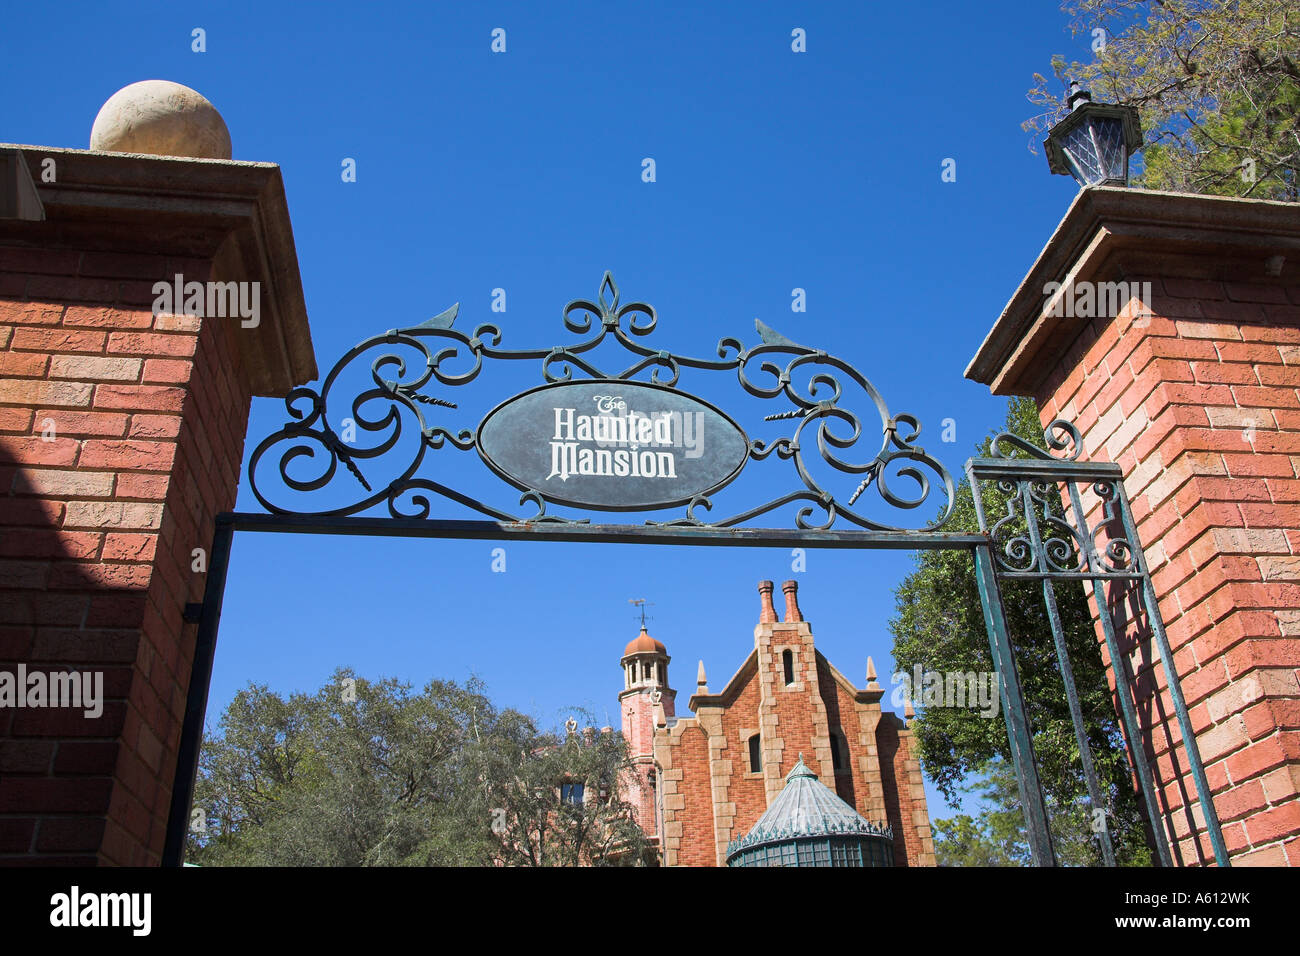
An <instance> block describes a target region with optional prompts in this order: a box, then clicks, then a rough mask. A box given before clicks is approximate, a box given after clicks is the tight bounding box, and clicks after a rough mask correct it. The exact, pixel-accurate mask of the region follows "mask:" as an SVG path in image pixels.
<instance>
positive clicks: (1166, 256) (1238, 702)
mask: <svg viewBox="0 0 1300 956" xmlns="http://www.w3.org/2000/svg"><path fill="white" fill-rule="evenodd" d="M1053 282H1059V283H1061V284H1063V285H1066V286H1069V285H1071V284H1073V287H1074V288H1076V289H1078V290H1079V291H1082V290H1083V285H1082V284H1083V283H1105V282H1112V283H1115V282H1126V283H1130V285H1129V286H1127V287H1126V288H1124V289H1122V290H1120V292H1121V294H1120V295H1119V296H1118V299H1117V301H1116V302H1115V303H1112V305H1111V307H1110V308H1109V309H1107V310H1105V311H1101V312H1098V311H1097V310H1095V309H1094V310H1093V311H1091V312H1089V313H1088V314H1085V315H1078V316H1071V315H1069V310H1068V309H1059V310H1055V311H1060V312H1065V314H1064V315H1052V314H1050V312H1051V311H1054V310H1053V309H1052V308H1051V307H1050V305H1049V302H1048V298H1049V297H1048V296H1046V295H1045V294H1044V290H1045V287H1047V288H1048V289H1049V291H1050V288H1051V287H1048V283H1053ZM1111 288H1112V289H1114V287H1111ZM1108 297H1109V296H1108ZM1075 301H1076V302H1079V301H1081V300H1080V299H1078V298H1076V299H1075ZM1076 311H1082V310H1076ZM967 376H968V377H970V378H973V379H975V380H976V381H979V382H982V383H984V384H987V385H989V386H991V388H992V390H993V391H994V392H995V393H996V394H1002V395H1031V396H1033V397H1034V398H1035V399H1036V400H1037V401H1038V405H1039V408H1040V410H1041V413H1042V419H1043V422H1044V423H1047V422H1049V421H1050V420H1051V419H1053V418H1055V417H1058V416H1059V417H1062V418H1066V419H1069V420H1072V421H1073V422H1075V424H1076V425H1077V426H1078V428H1079V429H1080V431H1081V432H1082V434H1083V439H1084V446H1085V448H1084V452H1083V454H1082V455H1081V456H1080V457H1081V459H1084V460H1090V461H1113V462H1116V463H1118V464H1119V465H1120V466H1121V468H1122V469H1123V472H1124V476H1125V478H1124V484H1125V488H1126V490H1127V491H1128V494H1129V496H1130V498H1131V500H1132V508H1133V516H1134V520H1135V521H1136V522H1137V523H1138V532H1139V535H1140V537H1141V540H1142V543H1143V545H1144V548H1145V554H1146V557H1147V561H1148V563H1149V565H1150V567H1151V570H1152V577H1153V583H1154V585H1155V590H1156V593H1157V597H1158V600H1159V602H1160V609H1161V614H1162V617H1163V619H1164V622H1165V625H1166V629H1167V631H1168V635H1169V640H1170V644H1171V646H1172V648H1173V650H1174V662H1175V666H1176V668H1177V670H1178V672H1179V675H1180V678H1181V682H1182V687H1183V691H1184V694H1185V695H1186V699H1187V705H1188V708H1189V714H1190V717H1191V721H1192V726H1193V731H1194V733H1195V734H1196V737H1197V742H1198V746H1199V749H1200V753H1201V757H1202V759H1203V760H1204V762H1205V764H1206V771H1207V776H1208V779H1209V783H1210V787H1211V789H1212V790H1213V792H1214V803H1215V808H1216V810H1217V813H1218V816H1219V819H1220V821H1221V823H1222V825H1223V831H1224V839H1225V842H1226V844H1227V847H1228V851H1229V853H1230V854H1231V856H1232V859H1233V863H1234V864H1236V865H1241V864H1265V865H1300V798H1298V797H1300V683H1298V682H1297V675H1298V674H1300V211H1298V210H1297V208H1296V207H1295V206H1294V205H1289V204H1283V203H1272V202H1263V201H1252V200H1241V199H1222V198H1212V197H1203V196H1192V195H1183V194H1170V193H1154V192H1142V191H1137V190H1132V191H1130V190H1124V189H1115V188H1097V189H1087V190H1084V191H1083V192H1081V193H1080V195H1079V197H1078V198H1077V199H1076V201H1075V202H1074V204H1073V205H1072V206H1071V208H1070V210H1069V212H1068V213H1067V214H1066V216H1065V219H1064V220H1063V221H1062V222H1061V224H1060V226H1059V227H1058V228H1057V230H1056V233H1055V235H1053V237H1052V239H1051V240H1050V241H1049V242H1048V244H1047V246H1046V247H1045V248H1044V249H1043V252H1042V253H1041V255H1040V256H1039V258H1038V261H1037V262H1036V263H1035V264H1034V266H1033V268H1032V269H1031V270H1030V272H1029V275H1028V276H1027V277H1026V279H1025V281H1024V283H1023V284H1022V285H1021V287H1020V289H1019V290H1018V291H1017V292H1016V294H1015V295H1014V296H1013V297H1012V299H1011V302H1010V303H1009V304H1008V306H1007V308H1006V311H1005V312H1004V313H1003V315H1002V317H1001V318H1000V319H999V320H998V322H997V323H996V324H995V326H994V328H993V330H992V331H991V332H990V333H989V335H988V338H987V339H986V340H985V342H984V344H983V346H981V348H980V350H979V353H978V354H977V355H976V357H975V359H974V360H973V361H972V363H971V366H970V368H969V369H968V370H967ZM1092 518H1093V520H1094V521H1095V520H1096V518H1097V513H1096V512H1095V511H1094V513H1093V515H1092ZM1093 608H1094V613H1096V601H1095V599H1094V601H1093ZM1130 633H1132V631H1131V629H1130ZM1102 653H1103V657H1104V656H1105V651H1104V648H1103V649H1102ZM1155 658H1156V655H1155V652H1154V650H1153V648H1152V646H1151V643H1150V641H1149V639H1148V640H1146V641H1139V642H1138V645H1137V646H1136V647H1135V648H1134V649H1133V655H1132V658H1131V667H1132V670H1133V672H1134V674H1135V676H1136V677H1137V680H1138V682H1139V707H1138V710H1139V719H1140V720H1141V721H1142V722H1143V724H1144V727H1145V731H1146V736H1147V738H1148V739H1147V741H1146V746H1147V748H1148V752H1149V754H1151V755H1152V756H1153V757H1154V758H1155V761H1156V765H1157V773H1158V775H1159V777H1160V780H1161V793H1160V799H1161V800H1162V802H1163V804H1164V805H1163V807H1162V808H1161V814H1160V817H1161V820H1162V822H1163V824H1164V826H1165V828H1166V832H1168V833H1170V836H1171V846H1172V847H1173V851H1174V855H1175V858H1176V860H1177V862H1179V863H1182V864H1186V865H1192V864H1199V863H1206V862H1212V861H1213V855H1212V852H1211V850H1210V848H1209V841H1208V840H1207V839H1206V838H1205V835H1204V830H1203V826H1204V819H1203V816H1202V814H1201V812H1200V808H1199V807H1198V806H1196V802H1197V801H1196V791H1195V786H1194V783H1193V781H1192V779H1191V776H1190V773H1189V772H1188V767H1187V762H1186V760H1185V759H1184V757H1183V755H1182V749H1181V737H1180V734H1179V731H1178V727H1177V723H1176V717H1175V715H1174V711H1173V707H1172V704H1171V702H1170V700H1169V696H1168V692H1167V689H1166V684H1165V680H1164V677H1163V674H1162V672H1161V669H1160V668H1159V667H1158V666H1155V665H1154V664H1153V663H1152V662H1153V661H1154V660H1155ZM1107 663H1108V666H1109V661H1108V662H1107ZM1111 681H1112V688H1113V687H1114V677H1113V674H1112V678H1111ZM1193 831H1196V833H1195V834H1194V832H1193Z"/></svg>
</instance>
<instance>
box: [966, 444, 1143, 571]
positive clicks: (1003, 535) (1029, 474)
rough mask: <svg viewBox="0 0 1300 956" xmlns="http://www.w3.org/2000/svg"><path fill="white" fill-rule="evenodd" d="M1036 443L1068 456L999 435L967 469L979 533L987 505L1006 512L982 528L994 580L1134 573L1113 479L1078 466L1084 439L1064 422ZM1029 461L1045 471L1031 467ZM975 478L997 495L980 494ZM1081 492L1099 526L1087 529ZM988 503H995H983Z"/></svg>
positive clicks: (1129, 532) (1127, 526)
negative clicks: (1087, 493)
mask: <svg viewBox="0 0 1300 956" xmlns="http://www.w3.org/2000/svg"><path fill="white" fill-rule="evenodd" d="M1043 438H1044V442H1045V443H1046V444H1047V446H1048V448H1049V449H1052V450H1054V451H1058V452H1066V451H1067V449H1068V453H1066V454H1064V455H1061V456H1057V455H1053V454H1051V452H1050V451H1048V450H1045V449H1042V448H1038V447H1036V446H1035V445H1032V444H1030V443H1029V442H1027V441H1025V440H1024V439H1022V438H1019V437H1018V436H1016V435H1013V434H1010V433H1008V432H1002V433H1000V434H998V435H996V436H995V437H994V439H993V441H992V443H991V447H990V456H991V457H990V458H987V459H983V460H974V461H972V463H971V465H970V468H971V482H972V486H973V488H974V490H975V504H976V509H977V513H978V516H979V521H980V527H981V528H986V522H985V508H986V506H989V505H1000V506H1001V507H1002V508H1004V509H1005V513H1004V514H1003V515H1002V516H1001V517H1000V518H998V520H996V521H995V522H994V523H993V525H992V527H991V528H987V530H988V534H989V536H990V537H991V538H992V539H993V543H994V546H995V547H994V552H993V554H994V558H995V561H996V564H997V568H996V569H997V571H998V573H999V574H1002V575H1006V574H1010V575H1021V576H1038V575H1073V576H1079V577H1107V576H1116V577H1132V576H1134V575H1135V574H1138V573H1140V572H1141V571H1142V568H1141V565H1140V560H1139V558H1138V557H1137V556H1136V555H1135V553H1134V549H1133V547H1132V544H1131V541H1132V540H1133V530H1132V527H1131V525H1130V519H1129V517H1128V515H1127V514H1126V509H1125V508H1124V506H1123V503H1122V502H1121V500H1120V495H1121V488H1120V479H1119V477H1118V476H1116V477H1111V476H1110V475H1105V476H1102V475H1098V474H1097V473H1096V472H1095V470H1093V469H1094V468H1095V466H1089V465H1085V464H1079V463H1077V459H1078V457H1079V454H1080V452H1081V451H1082V450H1083V439H1082V437H1081V436H1080V435H1079V430H1078V429H1077V428H1075V427H1074V425H1072V424H1071V423H1070V422H1067V421H1065V420H1063V419H1059V418H1058V419H1056V420H1054V421H1053V422H1052V423H1051V424H1050V425H1048V426H1047V428H1046V430H1045V431H1044V433H1043ZM1017 453H1020V454H1017ZM1036 462H1050V463H1051V464H1050V465H1044V466H1039V467H1035V463H1036ZM1116 473H1117V474H1118V470H1116ZM980 479H985V480H987V481H989V482H991V483H992V486H993V488H995V489H996V494H995V495H989V493H988V489H987V488H982V487H980V486H979V481H980ZM1080 486H1083V487H1086V488H1089V489H1091V493H1092V494H1093V495H1095V496H1096V498H1097V502H1095V503H1092V504H1093V507H1096V505H1097V504H1100V506H1101V516H1100V518H1099V520H1097V521H1096V522H1095V523H1093V524H1091V525H1090V524H1089V523H1088V520H1087V514H1088V513H1089V512H1090V511H1091V510H1092V508H1087V507H1085V504H1084V500H1083V496H1082V494H1081V493H1080ZM994 498H996V499H998V500H997V501H994V500H988V499H994Z"/></svg>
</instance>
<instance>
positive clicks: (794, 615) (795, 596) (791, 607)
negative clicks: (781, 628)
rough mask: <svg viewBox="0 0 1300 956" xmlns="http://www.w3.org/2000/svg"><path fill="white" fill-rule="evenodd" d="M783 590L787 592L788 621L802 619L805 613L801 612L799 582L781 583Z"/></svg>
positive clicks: (786, 616) (786, 614) (786, 609)
mask: <svg viewBox="0 0 1300 956" xmlns="http://www.w3.org/2000/svg"><path fill="white" fill-rule="evenodd" d="M781 590H782V591H784V592H785V620H786V623H789V622H791V621H802V620H803V615H802V614H800V613H799V582H797V581H786V582H785V584H783V585H781Z"/></svg>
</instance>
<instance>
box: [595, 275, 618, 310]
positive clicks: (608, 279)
mask: <svg viewBox="0 0 1300 956" xmlns="http://www.w3.org/2000/svg"><path fill="white" fill-rule="evenodd" d="M606 295H608V296H609V299H608V300H607V299H606ZM599 301H600V309H601V311H602V312H603V313H604V316H605V317H606V318H608V317H610V316H613V315H615V314H616V313H617V312H618V283H616V282H615V281H614V273H612V272H610V271H609V270H608V269H606V270H605V278H603V279H601V280H600V293H599Z"/></svg>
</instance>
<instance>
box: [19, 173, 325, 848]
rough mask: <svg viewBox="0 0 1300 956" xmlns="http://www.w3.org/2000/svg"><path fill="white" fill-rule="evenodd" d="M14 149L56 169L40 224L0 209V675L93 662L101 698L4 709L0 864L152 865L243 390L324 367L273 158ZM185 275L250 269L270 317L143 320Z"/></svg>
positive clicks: (236, 455)
mask: <svg viewBox="0 0 1300 956" xmlns="http://www.w3.org/2000/svg"><path fill="white" fill-rule="evenodd" d="M18 155H20V156H25V160H26V162H28V163H30V164H31V165H32V168H33V169H35V168H36V166H37V164H38V163H39V162H40V160H41V158H43V157H52V158H54V159H55V161H56V162H57V166H58V170H59V175H58V178H57V180H56V181H55V182H53V183H49V184H41V185H40V192H39V194H40V198H41V200H42V203H43V205H44V219H41V220H36V221H33V220H30V219H29V220H0V487H2V488H3V490H4V495H3V496H0V670H5V671H11V672H12V671H14V670H15V667H16V665H17V664H18V663H22V664H24V665H25V666H26V668H27V670H28V672H31V671H44V672H47V673H48V672H62V671H69V670H75V671H79V672H91V673H94V672H98V673H102V674H103V695H104V698H105V702H104V708H103V713H102V715H101V716H99V717H88V716H85V715H84V713H83V711H82V710H81V709H68V708H62V709H57V710H52V709H25V710H24V709H17V708H8V707H6V708H3V709H0V862H40V863H46V864H70V865H94V864H101V863H103V864H121V865H147V864H156V863H158V862H159V860H160V855H161V851H162V846H163V841H164V834H165V827H166V823H167V817H168V810H169V804H170V799H171V791H172V786H173V780H174V777H175V773H176V758H177V747H178V744H179V738H180V729H181V722H182V718H183V715H184V711H185V702H186V695H187V691H188V688H189V678H190V668H191V664H192V661H193V656H194V643H195V630H196V629H195V626H194V625H193V624H187V623H186V622H185V620H184V612H185V605H186V604H187V603H189V602H197V601H199V600H200V599H201V597H202V594H203V587H204V580H205V575H204V573H203V571H204V570H205V566H204V565H205V560H206V550H207V549H208V547H209V546H210V543H211V540H212V530H213V516H214V515H215V514H216V513H218V512H220V511H226V510H231V509H232V508H233V506H234V503H235V491H236V488H237V486H238V479H239V467H240V462H241V460H242V455H243V441H244V434H245V429H246V426H247V421H248V409H249V403H250V399H251V396H252V395H253V394H255V393H258V394H265V393H267V392H278V393H280V394H283V393H284V392H285V391H287V389H288V388H289V387H291V386H292V384H297V383H299V382H301V381H305V380H307V379H309V378H311V377H313V376H314V374H315V368H314V360H313V359H312V357H311V354H310V348H311V347H310V339H309V338H307V333H306V324H305V313H304V312H303V310H302V301H301V286H300V284H299V282H298V278H297V263H296V257H295V254H294V253H293V247H292V237H291V234H289V233H288V221H287V210H286V209H285V208H284V200H283V187H282V186H281V185H280V180H279V171H278V169H276V168H275V167H272V166H267V165H265V164H248V163H220V162H204V163H196V162H190V161H181V160H172V159H157V158H149V159H142V158H140V157H131V158H126V157H118V156H112V155H108V154H93V153H86V152H83V151H73V150H34V149H31V148H24V152H23V153H19V154H18ZM207 195H211V196H213V197H215V198H214V199H213V200H208V199H205V196H207ZM159 210H166V211H159ZM259 217H265V220H268V221H270V222H271V223H273V224H274V225H273V226H271V227H268V224H267V221H259ZM273 229H279V230H282V232H281V235H279V236H274V235H272V234H271V232H272V231H273ZM286 237H287V245H286V243H285V241H284V240H285V238H286ZM253 249H257V250H259V251H260V254H261V256H262V257H263V258H262V259H261V261H258V262H256V264H251V265H250V260H252V259H255V257H253V256H246V255H245V253H246V252H251V250H253ZM271 270H274V271H271ZM177 273H180V274H182V275H183V276H184V277H185V280H186V281H191V280H193V281H200V282H203V281H206V280H208V279H209V278H212V279H214V280H222V281H260V282H261V283H262V284H263V299H264V301H263V307H262V323H263V324H264V325H265V327H264V328H261V329H259V330H253V329H245V328H243V327H241V324H240V322H239V320H238V319H229V318H221V319H216V318H210V319H203V318H199V317H197V316H191V315H175V314H167V313H160V314H154V310H153V308H152V305H153V301H154V299H155V295H154V292H153V284H154V282H155V281H162V280H170V279H171V278H172V277H173V276H174V275H175V274H177ZM288 327H292V329H293V330H292V331H290V332H288V333H286V328H288ZM277 340H278V343H279V351H280V352H281V353H284V352H285V350H286V348H287V350H288V352H289V353H290V355H291V357H292V359H293V361H291V362H286V361H277V355H276V342H277ZM286 343H287V344H286ZM295 363H296V365H295ZM196 549H197V550H196Z"/></svg>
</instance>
